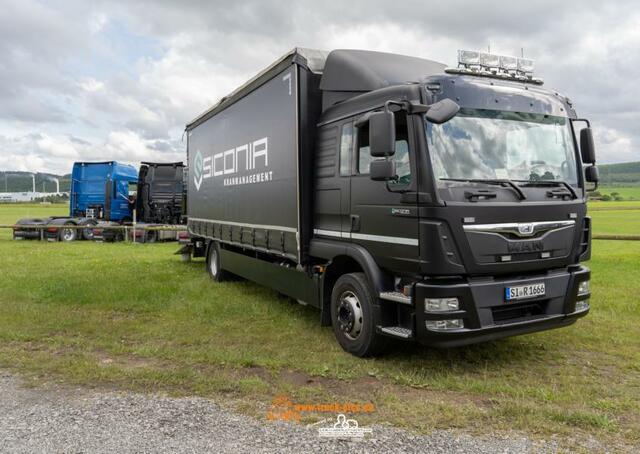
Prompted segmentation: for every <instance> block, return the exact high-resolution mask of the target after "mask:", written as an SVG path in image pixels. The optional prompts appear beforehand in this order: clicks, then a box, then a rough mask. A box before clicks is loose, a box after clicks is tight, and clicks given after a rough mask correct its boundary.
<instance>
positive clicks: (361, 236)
mask: <svg viewBox="0 0 640 454" xmlns="http://www.w3.org/2000/svg"><path fill="white" fill-rule="evenodd" d="M313 233H314V234H316V235H324V236H332V237H335V238H352V239H354V240H366V241H378V242H380V243H391V244H404V245H406V246H418V244H419V241H418V239H417V238H402V237H398V236H384V235H369V234H366V233H350V232H341V231H338V230H321V229H315V230H314V231H313Z"/></svg>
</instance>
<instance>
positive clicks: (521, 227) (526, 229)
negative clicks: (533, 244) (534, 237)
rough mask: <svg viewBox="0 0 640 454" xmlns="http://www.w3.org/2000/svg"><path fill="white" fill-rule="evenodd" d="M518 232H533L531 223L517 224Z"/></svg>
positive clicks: (525, 233)
mask: <svg viewBox="0 0 640 454" xmlns="http://www.w3.org/2000/svg"><path fill="white" fill-rule="evenodd" d="M518 233H519V234H520V235H531V234H533V224H518Z"/></svg>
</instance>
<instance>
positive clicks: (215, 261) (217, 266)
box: [207, 241, 227, 282]
mask: <svg viewBox="0 0 640 454" xmlns="http://www.w3.org/2000/svg"><path fill="white" fill-rule="evenodd" d="M207 271H208V272H209V277H211V279H213V280H214V281H216V282H222V281H224V280H225V279H226V277H227V274H226V273H225V271H224V270H223V269H222V267H221V263H220V245H219V244H218V243H217V242H215V241H212V242H211V243H209V247H208V248H207Z"/></svg>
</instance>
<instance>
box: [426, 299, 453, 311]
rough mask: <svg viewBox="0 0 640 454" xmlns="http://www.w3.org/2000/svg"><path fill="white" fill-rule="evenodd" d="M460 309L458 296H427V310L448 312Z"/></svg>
mask: <svg viewBox="0 0 640 454" xmlns="http://www.w3.org/2000/svg"><path fill="white" fill-rule="evenodd" d="M459 309H460V303H459V302H458V298H425V300H424V311H425V312H447V311H457V310H459Z"/></svg>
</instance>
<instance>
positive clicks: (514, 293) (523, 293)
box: [504, 282, 545, 301]
mask: <svg viewBox="0 0 640 454" xmlns="http://www.w3.org/2000/svg"><path fill="white" fill-rule="evenodd" d="M544 293H545V288H544V282H540V283H538V284H527V285H518V286H517V287H505V289H504V297H505V299H506V300H507V301H513V300H521V299H525V298H536V297H539V296H544Z"/></svg>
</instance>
